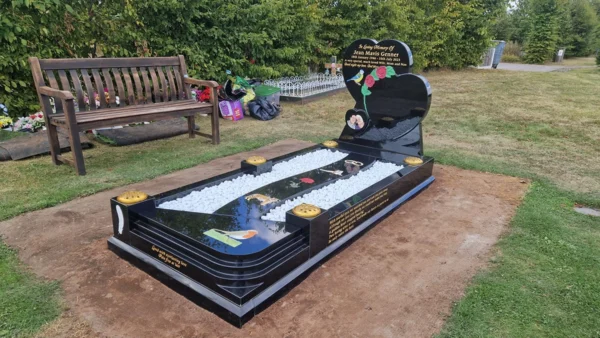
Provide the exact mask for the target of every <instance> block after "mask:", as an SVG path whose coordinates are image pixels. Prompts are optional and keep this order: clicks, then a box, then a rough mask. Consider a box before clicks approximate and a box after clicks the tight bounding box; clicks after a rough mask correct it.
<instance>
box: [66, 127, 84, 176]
mask: <svg viewBox="0 0 600 338" xmlns="http://www.w3.org/2000/svg"><path fill="white" fill-rule="evenodd" d="M69 144H70V145H71V152H72V153H73V162H74V164H75V170H76V171H77V175H80V176H83V175H85V164H84V163H83V150H81V140H80V139H79V130H77V129H75V130H73V129H69Z"/></svg>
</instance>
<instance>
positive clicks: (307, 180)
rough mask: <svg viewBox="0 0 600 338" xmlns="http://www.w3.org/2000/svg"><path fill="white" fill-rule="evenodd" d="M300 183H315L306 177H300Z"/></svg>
mask: <svg viewBox="0 0 600 338" xmlns="http://www.w3.org/2000/svg"><path fill="white" fill-rule="evenodd" d="M300 182H302V183H307V184H313V183H315V180H313V179H312V178H308V177H302V178H301V179H300Z"/></svg>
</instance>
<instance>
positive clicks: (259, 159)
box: [246, 156, 267, 165]
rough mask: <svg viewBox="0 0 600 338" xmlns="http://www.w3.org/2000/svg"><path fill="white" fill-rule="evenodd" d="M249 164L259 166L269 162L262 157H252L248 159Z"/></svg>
mask: <svg viewBox="0 0 600 338" xmlns="http://www.w3.org/2000/svg"><path fill="white" fill-rule="evenodd" d="M246 162H247V163H250V164H254V165H258V164H263V163H265V162H267V159H266V158H264V157H262V156H250V157H248V159H246Z"/></svg>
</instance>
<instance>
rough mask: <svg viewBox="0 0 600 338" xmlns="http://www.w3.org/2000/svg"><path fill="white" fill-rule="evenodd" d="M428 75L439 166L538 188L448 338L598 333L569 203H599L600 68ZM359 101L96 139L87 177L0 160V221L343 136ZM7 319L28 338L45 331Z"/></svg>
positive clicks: (599, 296) (585, 248)
mask: <svg viewBox="0 0 600 338" xmlns="http://www.w3.org/2000/svg"><path fill="white" fill-rule="evenodd" d="M425 75H426V77H428V79H429V80H430V82H431V85H432V87H433V90H434V92H433V104H432V107H431V110H430V113H429V116H428V117H427V119H426V120H425V122H424V130H425V149H426V153H428V154H429V155H433V156H434V157H436V160H438V161H439V162H441V163H445V164H451V165H456V166H459V167H462V168H467V169H474V170H481V171H489V172H495V173H500V174H507V175H513V176H522V177H529V178H532V179H533V180H534V183H533V185H532V187H531V189H530V192H529V193H528V194H527V196H526V198H525V200H524V202H523V204H522V205H521V206H520V207H519V209H518V210H517V214H516V216H515V218H514V219H513V221H512V223H511V225H512V227H511V231H510V232H509V233H508V234H507V235H506V236H505V237H504V238H503V239H502V240H501V241H500V243H499V244H498V246H497V249H498V252H497V255H496V257H495V258H494V259H493V260H492V262H491V263H490V264H491V265H490V268H489V269H487V270H486V271H483V272H482V273H480V274H479V275H478V276H477V277H476V278H475V280H474V281H473V283H472V285H471V286H470V287H469V289H468V290H467V292H466V296H465V297H464V299H462V300H461V301H460V302H458V303H457V304H456V306H455V310H454V312H453V315H452V316H451V317H450V318H449V321H448V323H447V325H446V326H445V327H444V330H443V332H442V333H441V334H440V336H443V337H469V336H470V337H488V336H497V337H511V336H512V337H524V336H527V337H532V336H539V337H547V336H598V335H599V333H598V329H597V328H599V327H600V319H598V318H597V317H596V316H594V315H593V314H594V313H596V312H597V311H598V309H599V307H600V293H599V292H598V291H600V290H598V288H599V287H598V286H597V283H595V281H597V280H598V277H600V276H598V274H599V273H598V272H597V271H595V270H594V269H595V268H596V267H597V266H598V263H599V262H598V257H600V255H599V254H600V252H599V251H600V242H599V237H598V231H599V229H600V220H598V219H594V218H591V217H590V216H583V215H579V214H576V213H574V212H573V211H572V207H573V205H574V204H575V203H584V204H587V205H591V206H600V156H598V153H599V151H600V146H599V145H600V115H599V114H598V108H597V107H600V86H598V83H600V70H598V69H585V70H577V71H572V72H566V73H519V72H502V71H481V70H466V71H461V72H445V71H440V72H431V73H428V74H425ZM352 105H353V102H352V99H351V97H350V96H349V95H348V94H339V95H336V96H334V97H331V98H327V99H324V100H320V101H316V102H313V103H311V104H310V105H307V106H294V105H284V111H283V113H282V116H281V117H279V118H278V119H276V120H274V121H270V122H261V121H256V120H251V119H249V118H246V119H244V120H242V121H239V122H228V121H222V138H223V142H222V144H221V145H220V146H218V147H215V146H211V145H210V144H209V142H208V141H207V140H204V139H201V138H197V139H194V140H189V139H188V138H187V137H185V136H180V137H175V138H171V139H168V140H160V141H154V142H147V143H144V144H141V145H134V146H127V147H111V146H107V145H102V144H99V143H96V147H95V148H94V149H91V150H86V151H84V154H85V156H86V165H87V168H88V172H89V174H88V175H87V176H84V177H77V176H75V175H74V173H73V171H72V169H71V168H69V167H66V166H60V167H56V166H54V165H52V164H51V163H50V158H49V157H48V156H43V157H40V158H35V159H31V160H25V161H17V162H9V163H4V164H0V177H3V178H4V181H3V185H1V186H0V219H6V218H10V217H12V216H15V215H17V214H20V213H23V212H26V211H30V210H35V209H39V208H43V207H47V206H51V205H55V204H58V203H63V202H65V201H68V200H71V199H73V198H75V197H77V196H84V195H89V194H93V193H95V192H97V191H100V190H104V189H109V188H112V187H115V186H121V185H124V184H128V183H132V182H137V181H141V180H147V179H150V178H152V177H156V176H159V175H162V174H165V173H168V172H171V171H174V170H179V169H183V168H187V167H191V166H194V165H196V164H198V163H202V162H206V161H209V160H211V159H213V158H217V157H221V156H226V155H229V154H233V153H236V152H240V151H244V150H250V149H254V148H257V147H260V146H263V145H266V144H269V143H272V142H274V141H277V140H280V139H285V138H297V139H303V140H309V141H314V142H318V141H322V140H325V139H328V138H335V137H337V136H338V135H339V132H340V131H341V129H342V123H343V122H342V121H343V115H344V113H345V111H346V110H347V109H348V108H349V107H351V106H352ZM199 123H200V125H201V126H203V127H206V126H207V125H208V124H207V123H206V120H202V119H200V121H199ZM11 262H12V263H10V264H13V265H14V264H16V261H14V260H13V261H11ZM40 285H42V286H43V285H45V284H40ZM50 294H51V295H54V294H56V292H50ZM2 296H3V295H2V294H0V297H2ZM9 306H12V304H9ZM0 313H1V312H0ZM23 313H25V312H23ZM28 315H29V314H28ZM34 316H35V315H34ZM19 317H21V316H20V315H19ZM22 317H23V318H24V317H25V316H22ZM10 323H11V324H9V325H12V326H11V327H15V328H18V330H21V331H24V332H32V331H34V330H35V328H36V327H39V325H38V323H24V322H21V321H18V320H12V319H11V322H10ZM21 331H19V332H21ZM15 332H16V331H15Z"/></svg>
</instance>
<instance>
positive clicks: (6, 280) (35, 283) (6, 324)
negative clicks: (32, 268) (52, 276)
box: [0, 242, 61, 337]
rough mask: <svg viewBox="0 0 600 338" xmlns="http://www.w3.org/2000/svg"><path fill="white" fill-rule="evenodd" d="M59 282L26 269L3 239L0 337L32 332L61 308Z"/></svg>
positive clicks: (17, 335) (0, 265) (0, 264)
mask: <svg viewBox="0 0 600 338" xmlns="http://www.w3.org/2000/svg"><path fill="white" fill-rule="evenodd" d="M59 295H60V286H59V285H58V283H56V282H45V281H40V280H39V279H37V278H36V277H35V276H33V274H31V273H30V272H28V271H26V270H25V268H24V267H23V266H22V265H21V264H20V263H19V260H18V258H17V255H16V253H15V252H14V251H13V250H12V249H10V248H8V247H7V246H6V245H4V244H3V243H2V242H0V337H22V336H30V335H32V334H33V333H35V332H36V331H37V330H38V328H39V327H41V326H42V325H43V324H45V323H47V322H48V321H51V320H53V319H55V318H56V317H57V316H58V315H59V314H60V312H61V305H60V298H59Z"/></svg>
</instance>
